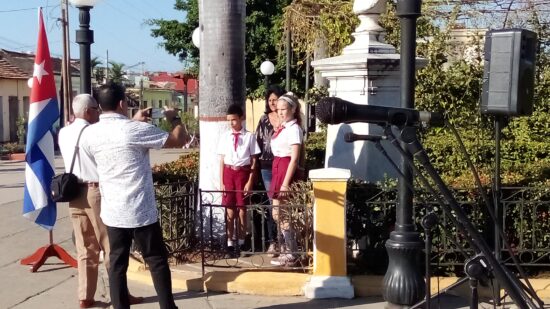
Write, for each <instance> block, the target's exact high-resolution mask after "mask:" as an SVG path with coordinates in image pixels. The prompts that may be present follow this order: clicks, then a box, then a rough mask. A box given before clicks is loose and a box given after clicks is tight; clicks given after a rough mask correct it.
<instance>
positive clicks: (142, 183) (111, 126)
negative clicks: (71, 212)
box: [81, 113, 168, 228]
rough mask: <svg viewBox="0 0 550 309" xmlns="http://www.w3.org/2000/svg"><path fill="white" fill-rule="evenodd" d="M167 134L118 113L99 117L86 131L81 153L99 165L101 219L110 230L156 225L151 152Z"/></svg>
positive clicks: (161, 142)
mask: <svg viewBox="0 0 550 309" xmlns="http://www.w3.org/2000/svg"><path fill="white" fill-rule="evenodd" d="M166 139H168V133H167V132H165V131H163V130H161V129H159V128H157V127H155V126H153V125H151V124H148V123H145V122H140V121H134V120H130V119H128V118H127V117H126V116H123V115H120V114H116V113H106V114H102V115H100V116H99V122H98V123H96V124H93V125H91V126H89V127H88V128H86V130H84V133H83V134H82V139H81V144H82V147H81V149H82V150H84V151H85V152H87V153H89V154H90V155H91V156H92V157H93V158H94V160H95V162H96V164H97V172H98V175H99V190H100V191H101V219H102V220H103V223H105V225H107V226H111V227H118V228H136V227H141V226H146V225H150V224H153V223H155V222H157V220H158V217H157V216H158V214H157V206H156V202H155V191H154V188H153V175H152V172H151V163H150V161H149V149H152V148H153V149H160V148H162V146H163V145H164V143H165V142H166Z"/></svg>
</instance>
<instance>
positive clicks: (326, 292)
mask: <svg viewBox="0 0 550 309" xmlns="http://www.w3.org/2000/svg"><path fill="white" fill-rule="evenodd" d="M350 176H351V174H350V171H349V170H345V169H339V168H326V169H317V170H312V171H310V172H309V178H310V179H311V181H312V182H313V194H314V196H315V206H314V209H313V229H314V240H313V276H312V277H311V280H310V282H308V283H307V284H306V286H305V287H304V292H305V295H306V297H308V298H334V297H339V298H353V296H354V295H353V286H352V285H351V282H350V280H349V278H348V277H347V269H346V207H345V205H346V203H345V202H346V189H347V181H348V180H349V178H350Z"/></svg>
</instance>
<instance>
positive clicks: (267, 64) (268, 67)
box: [260, 60, 275, 91]
mask: <svg viewBox="0 0 550 309" xmlns="http://www.w3.org/2000/svg"><path fill="white" fill-rule="evenodd" d="M260 72H262V74H263V75H264V76H265V79H264V81H265V89H266V91H267V88H268V87H269V76H271V74H273V72H275V65H273V62H271V61H269V60H266V61H264V62H262V64H261V65H260Z"/></svg>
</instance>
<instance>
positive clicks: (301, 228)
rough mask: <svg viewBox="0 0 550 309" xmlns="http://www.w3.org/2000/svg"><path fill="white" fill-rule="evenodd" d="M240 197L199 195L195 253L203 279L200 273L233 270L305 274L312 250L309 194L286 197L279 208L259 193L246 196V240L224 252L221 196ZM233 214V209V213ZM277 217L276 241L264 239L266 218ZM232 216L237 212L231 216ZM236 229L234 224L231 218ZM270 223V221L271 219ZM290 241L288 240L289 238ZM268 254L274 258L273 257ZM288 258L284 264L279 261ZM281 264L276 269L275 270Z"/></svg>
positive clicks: (224, 214) (214, 193)
mask: <svg viewBox="0 0 550 309" xmlns="http://www.w3.org/2000/svg"><path fill="white" fill-rule="evenodd" d="M228 192H231V193H233V192H242V191H205V190H199V200H200V206H199V220H200V248H201V257H202V259H201V260H202V268H203V273H204V269H205V267H234V268H261V269H266V268H273V267H276V268H278V269H280V268H284V269H294V270H301V271H305V270H306V269H308V268H309V267H310V265H312V252H311V251H312V248H313V221H312V220H313V197H312V192H311V191H290V192H288V196H287V198H286V202H285V203H284V204H281V205H278V206H274V205H273V204H272V203H271V202H270V200H269V198H268V197H267V194H266V192H265V191H249V192H247V195H246V200H247V202H246V203H247V205H244V207H242V209H245V210H246V226H247V233H246V235H244V237H243V235H239V233H238V229H237V228H235V231H236V232H235V233H236V238H237V239H239V238H240V239H243V238H244V239H245V243H244V244H243V245H241V246H239V244H238V243H235V246H234V247H233V248H231V247H229V246H228V242H227V233H226V228H227V224H228V220H227V211H228V208H227V207H225V206H224V205H222V194H224V193H228ZM233 209H234V210H238V209H239V208H233ZM274 211H275V213H277V212H278V218H279V220H274V222H275V224H274V225H275V226H276V232H275V233H272V234H275V237H273V236H272V238H276V239H269V238H270V237H269V231H268V222H269V220H270V219H271V216H270V214H273V212H274ZM235 212H236V213H238V211H235ZM235 218H236V225H237V226H238V224H239V223H240V219H239V216H238V215H235ZM275 219H276V218H275ZM283 234H284V235H285V236H286V238H287V239H293V240H295V246H294V248H293V249H291V248H289V246H285V245H284V244H285V243H288V241H284V239H285V236H283ZM289 235H291V236H289ZM271 242H273V243H277V244H278V245H279V249H278V250H277V251H275V252H268V248H269V245H270V243H271ZM273 253H275V255H279V257H277V256H273ZM283 255H287V257H289V258H288V259H287V261H288V262H287V263H283V262H285V259H283V258H282V256H283ZM278 264H282V265H278Z"/></svg>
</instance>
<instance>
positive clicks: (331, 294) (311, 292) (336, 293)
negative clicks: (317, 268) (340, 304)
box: [304, 276, 354, 299]
mask: <svg viewBox="0 0 550 309" xmlns="http://www.w3.org/2000/svg"><path fill="white" fill-rule="evenodd" d="M304 294H305V296H306V298H309V299H320V298H346V299H351V298H353V297H354V291H353V285H352V284H351V281H350V279H349V278H348V277H341V276H312V277H311V280H310V281H309V282H308V283H306V285H305V286H304Z"/></svg>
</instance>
